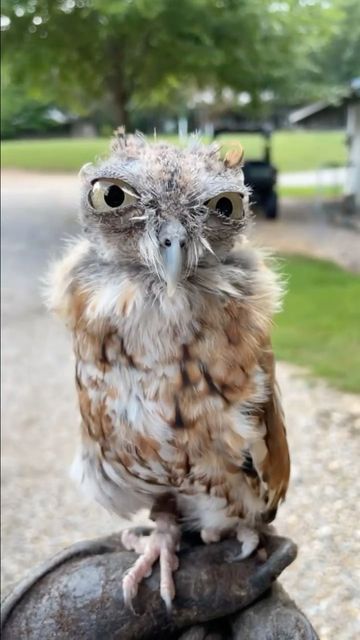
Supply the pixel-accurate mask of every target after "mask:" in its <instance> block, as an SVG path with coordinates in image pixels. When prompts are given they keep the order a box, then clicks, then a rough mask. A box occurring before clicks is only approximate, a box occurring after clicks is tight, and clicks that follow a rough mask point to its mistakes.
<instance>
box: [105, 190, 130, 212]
mask: <svg viewBox="0 0 360 640" xmlns="http://www.w3.org/2000/svg"><path fill="white" fill-rule="evenodd" d="M124 199H125V194H124V192H123V190H122V189H121V188H120V187H118V186H117V185H116V184H112V185H111V186H110V187H109V188H108V190H107V192H106V193H105V195H104V200H105V202H106V204H107V205H108V206H109V207H113V208H115V207H120V205H121V204H122V203H123V202H124Z"/></svg>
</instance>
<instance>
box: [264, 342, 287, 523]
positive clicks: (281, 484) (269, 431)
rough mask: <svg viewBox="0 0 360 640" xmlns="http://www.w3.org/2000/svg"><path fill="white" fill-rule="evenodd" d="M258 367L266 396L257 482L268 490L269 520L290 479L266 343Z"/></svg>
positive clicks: (281, 418)
mask: <svg viewBox="0 0 360 640" xmlns="http://www.w3.org/2000/svg"><path fill="white" fill-rule="evenodd" d="M259 364H260V366H261V368H262V369H263V371H264V372H265V373H266V374H267V376H268V381H269V387H270V396H269V399H268V400H267V402H266V403H265V405H263V407H262V421H263V424H264V425H265V428H266V432H265V436H264V441H265V446H266V454H265V457H264V458H263V460H262V461H261V462H260V463H259V465H258V470H259V472H260V475H261V480H262V482H263V483H264V485H265V486H266V488H267V490H268V496H269V501H268V504H267V510H268V514H269V520H270V519H273V517H275V513H276V508H277V505H278V503H279V501H280V500H283V499H284V498H285V494H286V491H287V487H288V483H289V477H290V456H289V449H288V444H287V439H286V429H285V421H284V413H283V409H282V405H281V400H280V394H279V389H278V385H277V382H276V378H275V361H274V354H273V351H272V348H271V344H270V342H268V344H267V345H266V346H265V348H264V350H263V353H262V356H261V358H260V363H259Z"/></svg>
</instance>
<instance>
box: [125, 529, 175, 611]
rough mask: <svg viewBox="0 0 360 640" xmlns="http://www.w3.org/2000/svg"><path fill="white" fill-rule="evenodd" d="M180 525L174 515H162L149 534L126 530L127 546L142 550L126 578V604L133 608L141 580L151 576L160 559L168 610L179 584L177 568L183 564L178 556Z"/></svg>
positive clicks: (163, 594) (162, 589)
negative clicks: (138, 534) (177, 581)
mask: <svg viewBox="0 0 360 640" xmlns="http://www.w3.org/2000/svg"><path fill="white" fill-rule="evenodd" d="M178 540H179V528H178V526H177V525H176V524H174V522H173V521H172V520H170V519H166V518H161V519H159V520H158V521H157V527H156V529H155V530H154V531H153V532H152V533H151V534H150V535H147V536H137V535H136V534H135V533H134V532H132V531H131V530H126V531H124V532H123V535H122V543H123V545H124V546H125V547H126V548H127V549H133V550H135V551H136V552H137V553H139V554H140V555H139V557H138V559H137V560H136V562H135V563H134V565H133V566H132V567H131V568H130V569H129V570H128V571H127V573H126V574H125V576H124V578H123V583H122V584H123V594H124V602H125V604H126V606H129V607H131V608H132V601H133V599H134V598H135V596H136V594H137V592H138V587H139V584H140V583H141V582H142V580H143V579H144V578H148V577H149V576H150V575H151V573H152V570H153V566H154V564H155V562H156V561H157V560H160V595H161V598H162V599H163V600H164V602H165V605H166V608H167V610H168V611H170V610H171V603H172V600H173V599H174V596H175V584H174V580H173V576H172V574H173V572H174V571H176V570H177V569H178V567H179V560H178V557H177V556H176V549H177V547H178Z"/></svg>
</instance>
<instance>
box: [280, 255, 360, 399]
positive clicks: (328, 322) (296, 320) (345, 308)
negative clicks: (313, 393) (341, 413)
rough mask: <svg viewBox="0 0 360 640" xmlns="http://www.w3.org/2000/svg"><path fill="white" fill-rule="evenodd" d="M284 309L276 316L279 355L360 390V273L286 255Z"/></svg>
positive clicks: (356, 390) (347, 388) (343, 387)
mask: <svg viewBox="0 0 360 640" xmlns="http://www.w3.org/2000/svg"><path fill="white" fill-rule="evenodd" d="M283 271H284V273H285V274H286V275H287V276H288V292H287V294H286V297H285V305H284V311H283V312H282V313H281V314H280V315H278V316H277V318H276V327H275V331H274V349H275V352H276V355H277V357H278V358H280V359H282V360H287V361H289V362H293V363H296V364H299V365H303V366H305V367H307V368H308V369H309V371H310V372H311V373H312V374H314V375H316V376H320V377H323V378H326V379H328V380H329V381H330V382H331V383H332V384H334V385H336V386H337V387H339V388H341V389H344V390H346V391H352V392H359V391H360V306H359V300H360V277H358V276H356V275H354V274H351V273H348V272H347V271H344V270H343V269H341V268H340V267H337V266H336V265H334V264H333V263H331V262H326V261H322V260H315V259H311V258H305V257H301V256H286V257H284V263H283Z"/></svg>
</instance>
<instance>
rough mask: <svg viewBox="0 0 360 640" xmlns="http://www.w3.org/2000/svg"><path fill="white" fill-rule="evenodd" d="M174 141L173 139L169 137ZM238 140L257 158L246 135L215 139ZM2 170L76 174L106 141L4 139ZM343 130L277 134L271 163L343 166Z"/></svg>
mask: <svg viewBox="0 0 360 640" xmlns="http://www.w3.org/2000/svg"><path fill="white" fill-rule="evenodd" d="M167 139H170V140H171V141H172V142H176V141H177V138H176V137H175V136H168V137H167ZM235 141H240V142H241V143H242V145H243V147H244V149H245V157H248V158H250V157H251V158H253V157H260V155H261V150H262V146H263V142H262V140H261V138H260V136H251V135H249V134H244V135H239V136H233V135H231V136H230V135H227V136H222V137H219V138H218V142H219V143H220V144H223V145H224V148H225V149H226V147H227V146H228V145H229V144H230V143H233V142H235ZM1 147H2V150H1V156H2V166H3V167H4V168H6V167H11V168H20V169H31V170H35V171H78V170H79V168H80V167H81V166H82V165H83V164H85V162H91V161H92V160H94V159H95V158H98V157H100V156H101V155H103V154H105V153H106V152H107V150H108V147H109V140H108V139H107V138H90V139H84V138H78V139H77V138H60V139H59V138H55V139H49V140H7V141H5V142H3V143H2V145H1ZM345 158H346V148H345V133H344V132H343V131H296V132H295V131H279V132H277V133H275V134H274V136H273V160H274V163H275V165H276V166H277V167H278V169H279V171H286V172H290V171H305V170H307V169H309V170H310V169H317V168H319V167H320V166H322V165H325V164H326V165H333V164H336V165H338V166H341V165H344V164H345Z"/></svg>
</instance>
